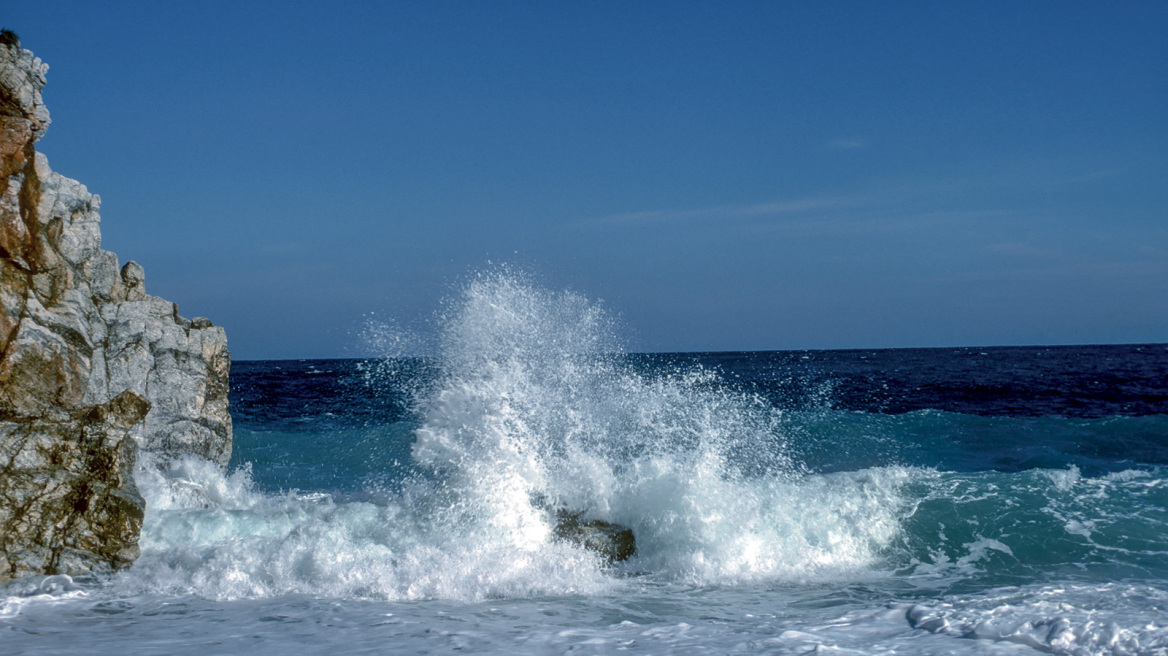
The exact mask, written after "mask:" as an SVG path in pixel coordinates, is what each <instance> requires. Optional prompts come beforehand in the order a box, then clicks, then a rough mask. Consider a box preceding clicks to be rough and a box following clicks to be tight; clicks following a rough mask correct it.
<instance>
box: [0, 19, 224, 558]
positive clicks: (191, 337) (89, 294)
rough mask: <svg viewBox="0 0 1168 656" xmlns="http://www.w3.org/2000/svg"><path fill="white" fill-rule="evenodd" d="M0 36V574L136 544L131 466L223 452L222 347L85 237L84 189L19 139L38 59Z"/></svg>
mask: <svg viewBox="0 0 1168 656" xmlns="http://www.w3.org/2000/svg"><path fill="white" fill-rule="evenodd" d="M0 41H3V43H0V580H2V579H5V578H10V577H13V576H20V575H23V574H33V573H45V574H55V573H64V574H79V573H85V572H88V571H102V570H109V569H116V568H118V567H122V566H125V565H127V564H129V563H130V562H132V561H133V559H134V558H135V557H136V556H137V551H138V548H137V541H138V534H139V531H140V528H141V522H142V517H143V514H144V502H143V501H142V498H141V496H140V495H139V494H138V490H137V488H136V486H135V484H134V476H133V471H134V467H135V466H136V463H138V464H139V466H140V464H141V462H142V461H147V462H149V463H151V464H150V466H165V464H166V463H167V462H169V461H170V460H173V459H174V458H177V457H181V456H185V455H197V456H201V457H204V458H207V459H209V460H212V461H214V462H216V463H218V464H220V465H221V466H226V464H227V461H228V459H229V458H230V457H231V416H230V415H229V414H228V409H227V377H228V372H229V369H230V366H231V357H230V354H229V353H228V351H227V339H226V335H225V334H224V332H223V329H222V328H220V327H217V326H213V325H211V322H210V321H209V320H207V319H205V318H196V319H194V320H193V321H191V320H187V319H184V318H182V317H181V316H179V313H178V308H177V306H175V304H174V303H171V302H170V301H166V300H163V299H161V298H158V297H155V296H150V295H149V294H147V293H146V287H145V272H144V271H143V269H142V267H141V266H140V265H138V264H137V263H135V262H128V263H126V265H125V266H123V267H120V268H119V266H118V259H117V256H116V255H114V254H113V253H110V252H108V251H103V250H102V249H101V232H100V221H101V218H100V216H99V215H98V209H99V207H100V199H99V198H98V197H97V196H96V195H94V194H91V193H89V191H88V190H87V189H86V188H85V186H84V185H82V184H81V183H79V182H77V181H76V180H71V179H69V178H66V177H64V176H61V175H59V174H57V173H55V172H54V171H52V169H50V168H49V163H48V160H47V159H46V158H45V156H44V155H43V154H41V153H38V152H36V151H35V149H34V144H35V143H36V142H37V140H39V139H40V138H41V137H42V136H43V135H44V133H45V130H46V129H47V128H48V126H49V122H50V120H49V112H48V110H47V109H46V108H45V106H44V103H43V102H42V100H41V89H42V88H43V86H44V84H45V72H46V71H47V70H48V66H47V65H46V64H44V63H42V62H41V60H40V59H38V58H36V57H35V56H33V54H32V52H30V51H28V50H23V49H21V48H20V47H19V45H18V44H15V43H13V42H12V40H11V39H9V38H7V37H6V38H5V39H2V40H0ZM143 456H145V457H143Z"/></svg>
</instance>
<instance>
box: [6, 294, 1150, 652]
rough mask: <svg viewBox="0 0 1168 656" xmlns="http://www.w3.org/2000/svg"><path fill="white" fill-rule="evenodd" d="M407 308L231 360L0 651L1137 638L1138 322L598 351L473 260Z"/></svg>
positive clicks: (1146, 430) (573, 315) (1027, 648)
mask: <svg viewBox="0 0 1168 656" xmlns="http://www.w3.org/2000/svg"><path fill="white" fill-rule="evenodd" d="M440 323H441V331H440V337H439V338H438V339H437V340H436V343H434V344H433V345H432V346H431V351H432V353H433V355H431V356H428V357H425V358H403V357H396V356H397V355H398V354H396V353H393V352H392V351H389V352H387V353H386V355H387V358H386V359H382V360H371V361H363V362H358V361H306V362H250V363H237V364H236V367H235V369H234V371H233V391H232V394H233V399H232V402H233V416H234V417H235V420H236V443H235V453H234V456H233V461H232V465H231V469H230V471H229V473H228V474H227V475H226V476H225V475H223V474H222V473H220V472H218V471H217V470H215V468H213V467H211V466H209V465H207V464H206V463H201V462H197V461H187V462H182V463H177V464H176V465H175V466H173V467H170V468H167V469H164V470H158V469H155V468H149V467H145V468H143V469H142V470H141V471H139V477H138V479H139V484H140V486H141V488H142V490H143V492H144V495H145V496H146V498H147V500H148V513H147V520H146V526H145V528H144V533H143V538H142V545H141V546H142V557H141V559H140V560H139V561H138V562H137V563H136V564H135V565H134V566H133V567H132V568H130V569H129V570H127V571H125V572H121V573H119V574H117V575H115V576H112V577H109V578H103V579H81V580H71V579H68V578H67V577H47V578H46V577H32V578H29V579H24V580H21V581H16V582H13V583H10V584H8V585H7V586H6V587H5V588H4V589H3V591H2V592H0V594H3V597H0V599H2V600H3V601H0V645H2V646H3V649H2V651H3V652H4V653H17V654H19V653H29V654H33V653H54V652H66V651H68V652H70V653H103V654H104V653H115V652H130V653H157V654H163V653H166V654H186V653H189V654H196V653H197V654H210V653H224V654H226V653H240V652H242V651H245V650H246V651H248V652H256V653H289V652H296V653H306V652H307V653H325V652H330V653H331V652H338V653H399V652H400V653H430V652H441V653H446V652H449V651H452V650H462V651H468V650H469V651H475V652H509V653H559V652H567V651H572V652H583V653H609V652H614V651H631V652H635V653H693V652H702V651H705V652H711V653H733V652H749V653H758V652H762V653H778V654H787V653H790V654H801V653H808V652H811V651H818V652H822V653H847V654H878V653H908V654H936V653H978V654H982V653H1028V652H1041V653H1058V654H1168V449H1166V446H1168V396H1166V394H1165V390H1166V387H1168V384H1166V383H1165V380H1166V378H1168V376H1166V374H1168V349H1166V347H1165V346H1164V345H1144V346H1124V347H1060V348H1055V347H1052V348H1034V349H947V350H907V351H871V352H864V351H850V352H787V353H739V354H671V355H649V356H646V355H625V354H623V352H622V349H621V345H620V340H619V338H618V336H619V328H616V327H614V322H613V321H612V319H611V317H609V316H608V315H607V314H606V313H605V312H603V311H602V310H601V308H600V307H599V306H598V305H596V304H595V303H592V302H590V301H589V300H587V299H585V298H584V297H582V296H579V295H576V294H572V293H559V292H550V291H547V290H544V289H541V288H539V287H538V286H535V285H532V284H530V283H529V282H528V281H526V280H524V279H522V278H521V277H517V276H514V275H511V274H509V273H506V272H493V273H486V274H483V275H481V276H479V277H478V278H476V279H475V280H473V281H472V282H471V283H470V284H468V285H467V286H466V287H465V288H464V289H463V290H462V293H461V295H460V296H458V297H456V298H454V299H452V300H451V301H450V302H449V303H448V304H447V305H446V306H445V307H444V311H443V313H442V319H441V322H440ZM390 332H391V331H389V330H388V329H385V330H384V331H382V332H381V336H382V337H385V336H386V335H387V334H389V333H390ZM390 336H391V337H392V335H390ZM398 341H400V340H394V339H389V340H386V343H396V342H398ZM549 502H550V503H552V504H554V505H558V506H562V507H566V508H570V509H572V510H573V511H577V512H581V513H583V514H584V515H586V516H588V517H591V518H595V519H601V520H605V521H610V522H615V523H618V524H622V525H624V526H627V527H629V528H631V529H632V530H633V532H634V534H635V536H636V541H637V553H636V555H635V556H634V557H633V558H631V559H630V560H628V561H626V562H624V563H617V564H615V565H609V564H606V563H604V562H602V561H601V560H600V559H599V558H597V557H596V556H595V555H594V554H592V553H591V552H588V551H585V550H582V549H580V548H578V547H576V546H575V545H573V544H569V543H564V542H561V541H558V540H557V539H556V538H555V536H554V533H553V532H552V530H551V526H550V521H549V517H548V515H547V513H546V511H545V510H544V509H543V508H544V505H545V504H547V503H549Z"/></svg>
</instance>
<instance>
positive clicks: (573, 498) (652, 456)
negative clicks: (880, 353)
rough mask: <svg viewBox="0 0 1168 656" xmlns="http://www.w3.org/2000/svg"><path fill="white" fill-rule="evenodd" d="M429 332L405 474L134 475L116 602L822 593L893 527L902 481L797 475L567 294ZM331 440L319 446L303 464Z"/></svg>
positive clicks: (466, 305) (454, 314) (522, 288)
mask: <svg viewBox="0 0 1168 656" xmlns="http://www.w3.org/2000/svg"><path fill="white" fill-rule="evenodd" d="M439 324H440V336H439V339H438V354H437V357H436V358H435V360H434V362H433V363H432V364H430V365H427V366H428V367H430V368H431V369H432V370H431V371H429V372H428V373H427V374H426V376H425V379H426V381H427V382H426V384H425V385H419V386H417V387H415V388H413V389H412V390H410V395H411V399H412V401H411V408H410V410H409V413H408V421H410V422H413V423H414V426H415V428H414V430H413V431H412V436H411V439H412V440H413V444H412V448H411V451H410V459H411V462H410V463H409V467H408V468H406V469H405V470H403V471H405V472H406V473H404V474H401V475H400V476H399V478H398V480H395V481H394V482H393V484H392V485H385V486H382V485H378V486H377V487H375V488H371V489H369V490H368V491H367V492H366V494H365V495H364V498H362V499H357V498H356V497H355V496H354V495H352V494H349V495H348V496H344V495H342V496H338V495H337V494H336V493H329V492H322V491H312V490H296V489H290V490H283V491H277V490H270V489H265V490H261V489H259V488H258V486H257V485H256V484H255V483H254V481H253V480H252V478H251V475H250V473H249V471H248V470H246V469H240V470H237V471H235V472H234V473H233V474H232V475H231V476H230V477H226V478H225V477H223V476H221V475H219V474H217V473H216V472H215V471H214V469H213V468H208V467H200V466H199V464H198V463H197V462H178V463H174V464H172V465H171V466H170V467H169V469H167V470H166V471H165V474H164V475H160V476H156V477H153V478H150V477H146V478H144V480H143V489H144V494H145V495H146V496H147V498H148V499H149V500H150V503H149V507H150V508H151V511H150V514H149V515H148V517H147V521H146V527H145V533H144V538H143V543H142V548H143V555H142V558H141V560H140V561H139V562H138V564H136V565H135V567H134V568H133V570H132V571H130V572H128V573H126V574H125V575H123V576H122V577H121V578H120V579H119V581H120V585H123V586H125V587H126V589H128V590H137V591H141V592H147V591H151V590H154V591H166V592H169V593H174V594H179V593H193V594H196V595H199V596H203V597H208V598H212V599H234V598H255V597H261V598H262V597H272V596H278V595H284V594H311V595H328V596H335V597H342V598H353V597H355V598H374V599H378V598H379V599H389V600H407V599H433V598H441V599H455V600H474V599H484V598H500V597H502V598H514V597H528V596H532V595H547V594H554V595H562V594H585V595H593V594H600V593H602V592H604V591H607V590H612V589H614V587H621V586H626V585H631V584H633V582H634V581H635V580H638V579H642V580H645V581H658V582H677V583H686V584H701V585H719V584H738V583H745V582H751V581H792V582H795V581H808V580H835V579H839V578H841V577H847V576H852V575H854V574H856V573H857V572H861V571H865V570H870V569H871V568H872V567H873V566H874V565H876V564H878V563H879V561H880V558H881V554H882V552H883V551H884V550H885V549H886V548H887V547H888V545H890V544H891V543H892V542H893V541H894V539H895V537H896V536H897V534H898V532H899V520H898V517H899V516H900V514H901V512H902V511H903V508H904V501H903V499H902V498H901V494H900V490H901V488H902V487H903V485H904V484H905V481H906V480H908V479H910V478H912V476H913V473H912V470H910V469H904V468H898V467H887V468H872V469H866V470H862V471H858V472H840V473H836V474H830V475H819V474H814V473H811V472H809V471H807V470H805V468H803V467H801V466H800V465H799V464H798V463H797V462H795V461H794V460H793V459H792V458H791V457H790V455H789V449H788V445H787V442H786V438H785V436H784V430H783V427H784V425H785V424H784V417H783V413H782V411H780V410H779V409H776V408H774V407H773V406H771V405H769V404H768V403H766V402H765V401H764V400H763V399H761V398H760V397H758V396H757V395H751V394H745V393H740V392H736V391H733V390H732V389H730V388H729V387H728V386H727V385H725V384H723V383H722V381H721V380H720V378H719V376H718V374H717V372H715V371H713V370H709V369H705V368H702V367H698V366H687V367H679V368H673V369H669V370H662V371H657V372H654V373H651V374H650V373H646V372H643V371H640V370H638V369H637V368H635V367H634V366H633V365H632V364H630V361H629V359H628V357H627V356H625V355H624V354H623V353H622V352H621V349H620V343H619V340H618V338H617V337H616V333H617V331H616V328H615V321H614V320H613V319H612V317H611V316H610V315H609V314H608V313H607V312H606V311H605V310H604V309H603V307H602V306H600V305H599V304H597V303H594V302H591V301H589V300H588V299H586V298H585V297H583V296H581V295H579V294H576V293H573V292H552V291H549V290H546V289H543V288H541V287H539V286H537V285H535V284H533V283H532V282H531V281H530V280H529V279H527V278H526V277H524V276H523V275H519V274H516V273H514V272H512V271H510V270H507V269H505V268H503V269H494V270H491V271H487V272H484V273H481V274H479V275H477V276H475V277H474V278H472V279H471V280H470V281H469V282H468V283H467V284H465V285H464V286H463V287H462V288H461V289H460V291H459V293H458V294H456V295H455V296H453V297H451V299H450V300H449V301H448V302H447V303H446V304H445V306H444V308H443V311H442V313H441V315H440V321H439ZM392 343H394V344H396V343H400V340H393V341H392ZM400 363H401V361H400V360H399V361H397V364H393V365H391V364H377V363H371V364H370V365H369V366H367V367H365V368H364V372H365V373H366V375H367V377H366V380H367V382H370V383H372V384H371V386H370V387H369V389H368V394H371V395H373V396H374V397H375V398H378V397H381V396H383V395H386V391H385V390H379V388H378V385H380V384H385V383H386V382H387V381H388V382H389V383H390V384H393V385H395V386H396V385H399V384H400V383H398V382H396V381H394V380H393V378H394V376H393V372H394V371H395V367H397V366H400ZM370 372H374V373H375V374H376V375H369V373H370ZM393 394H395V395H397V396H400V395H401V389H399V388H396V387H395V389H394V390H393ZM390 434H391V433H386V435H387V438H386V439H390V438H389V437H388V436H389V435H390ZM394 434H395V435H399V436H400V435H401V434H402V433H401V431H397V432H396V433H394ZM332 438H333V436H331V435H330V434H329V433H320V434H318V436H317V439H318V440H319V446H318V449H321V450H328V449H330V448H332V447H331V446H330V440H331V439H332ZM375 447H376V445H369V448H370V455H371V456H372V455H373V452H374V451H375V450H376V449H375ZM395 452H397V451H395ZM374 461H375V459H374ZM395 471H396V470H395ZM554 508H563V509H566V510H568V511H570V512H572V513H578V514H579V515H580V516H581V517H582V518H584V519H589V520H593V519H594V520H603V521H608V522H612V523H615V524H619V525H622V526H626V527H629V528H631V529H632V531H633V533H634V535H635V537H636V544H637V553H636V555H635V556H634V557H633V558H632V559H631V560H629V561H628V562H626V563H623V564H617V565H615V566H614V565H610V564H607V563H606V562H605V561H604V559H603V558H601V557H599V556H598V555H597V554H595V553H593V552H591V551H588V550H586V549H584V548H581V547H580V546H579V545H576V544H573V543H570V542H566V541H563V540H561V539H558V538H557V536H556V532H555V530H554V521H555V520H554V513H552V512H550V510H551V509H554ZM628 574H635V575H636V577H634V578H633V579H630V578H628V577H627V575H628Z"/></svg>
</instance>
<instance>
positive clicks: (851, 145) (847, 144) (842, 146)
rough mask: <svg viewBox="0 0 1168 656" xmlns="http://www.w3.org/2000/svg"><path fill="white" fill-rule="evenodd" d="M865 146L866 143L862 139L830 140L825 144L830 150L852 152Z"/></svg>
mask: <svg viewBox="0 0 1168 656" xmlns="http://www.w3.org/2000/svg"><path fill="white" fill-rule="evenodd" d="M866 145H867V141H866V140H864V139H832V140H831V141H829V142H827V147H828V148H831V149H832V150H854V149H856V148H863V147H864V146H866Z"/></svg>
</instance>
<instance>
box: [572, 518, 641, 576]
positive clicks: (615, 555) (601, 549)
mask: <svg viewBox="0 0 1168 656" xmlns="http://www.w3.org/2000/svg"><path fill="white" fill-rule="evenodd" d="M555 519H556V524H555V529H554V530H555V534H556V537H558V538H560V539H561V540H567V541H568V542H572V543H575V544H578V545H580V546H582V547H584V548H585V549H588V550H589V551H595V552H596V553H598V554H600V555H601V556H602V557H604V559H605V560H607V561H608V562H610V563H612V562H618V561H623V560H628V559H629V558H631V557H632V556H633V554H635V553H636V552H637V542H636V539H635V538H634V537H633V531H632V530H631V529H629V528H627V527H624V526H621V525H619V524H612V523H609V522H605V521H601V520H599V519H583V518H582V517H581V513H574V512H571V511H569V510H565V509H563V508H561V509H558V510H556V511H555Z"/></svg>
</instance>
